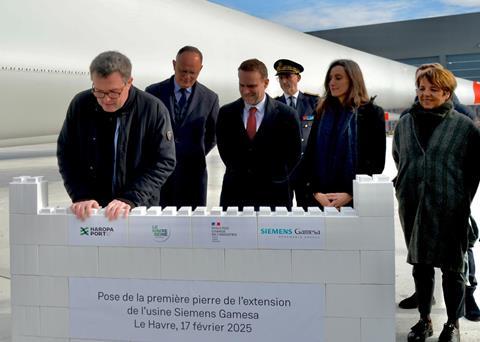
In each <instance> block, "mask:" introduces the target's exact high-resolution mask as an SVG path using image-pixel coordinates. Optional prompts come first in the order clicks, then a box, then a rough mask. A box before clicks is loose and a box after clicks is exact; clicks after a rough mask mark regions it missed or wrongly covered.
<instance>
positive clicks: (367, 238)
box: [355, 216, 395, 251]
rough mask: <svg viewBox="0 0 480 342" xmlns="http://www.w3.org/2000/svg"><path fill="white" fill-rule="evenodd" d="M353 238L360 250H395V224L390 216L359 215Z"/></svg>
mask: <svg viewBox="0 0 480 342" xmlns="http://www.w3.org/2000/svg"><path fill="white" fill-rule="evenodd" d="M358 228H359V229H358V231H357V233H359V235H357V236H356V237H355V238H356V239H357V242H358V248H359V249H362V250H377V251H395V226H394V221H393V216H392V217H361V218H360V226H359V227H358Z"/></svg>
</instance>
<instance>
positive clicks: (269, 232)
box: [258, 215, 325, 249]
mask: <svg viewBox="0 0 480 342" xmlns="http://www.w3.org/2000/svg"><path fill="white" fill-rule="evenodd" d="M258 248H272V249H324V248H325V219H324V218H323V217H318V216H288V217H281V216H261V215H260V216H258Z"/></svg>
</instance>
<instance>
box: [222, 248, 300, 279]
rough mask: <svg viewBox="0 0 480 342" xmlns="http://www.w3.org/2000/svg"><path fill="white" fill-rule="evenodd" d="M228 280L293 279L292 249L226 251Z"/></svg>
mask: <svg viewBox="0 0 480 342" xmlns="http://www.w3.org/2000/svg"><path fill="white" fill-rule="evenodd" d="M225 270H226V280H231V281H271V282H281V281H285V282H289V281H292V253H291V251H290V250H256V249H245V250H244V249H242V250H233V249H227V250H226V251H225Z"/></svg>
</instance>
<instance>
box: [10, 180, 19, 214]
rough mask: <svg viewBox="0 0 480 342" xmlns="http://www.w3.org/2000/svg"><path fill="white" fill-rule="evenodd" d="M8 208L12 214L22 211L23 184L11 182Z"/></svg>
mask: <svg viewBox="0 0 480 342" xmlns="http://www.w3.org/2000/svg"><path fill="white" fill-rule="evenodd" d="M8 199H9V210H10V213H12V214H19V213H22V212H23V184H21V183H17V182H12V183H10V186H9V195H8Z"/></svg>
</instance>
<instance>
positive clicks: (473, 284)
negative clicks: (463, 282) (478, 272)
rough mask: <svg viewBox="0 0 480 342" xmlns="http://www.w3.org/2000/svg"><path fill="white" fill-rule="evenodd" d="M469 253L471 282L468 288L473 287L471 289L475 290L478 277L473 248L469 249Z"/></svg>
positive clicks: (469, 277) (469, 278) (469, 280)
mask: <svg viewBox="0 0 480 342" xmlns="http://www.w3.org/2000/svg"><path fill="white" fill-rule="evenodd" d="M467 255H468V282H469V283H470V285H469V286H467V288H469V289H471V290H470V291H472V293H473V291H475V288H476V287H477V279H476V278H475V259H473V248H469V249H468V250H467Z"/></svg>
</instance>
